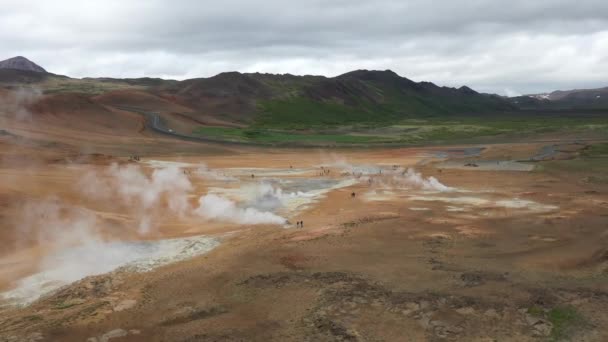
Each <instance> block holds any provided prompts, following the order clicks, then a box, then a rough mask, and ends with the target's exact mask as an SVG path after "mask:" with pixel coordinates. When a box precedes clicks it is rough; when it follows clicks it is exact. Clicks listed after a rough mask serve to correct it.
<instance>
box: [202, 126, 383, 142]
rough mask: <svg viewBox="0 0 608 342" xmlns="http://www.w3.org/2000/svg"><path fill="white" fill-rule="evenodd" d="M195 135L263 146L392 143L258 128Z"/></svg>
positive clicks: (211, 130)
mask: <svg viewBox="0 0 608 342" xmlns="http://www.w3.org/2000/svg"><path fill="white" fill-rule="evenodd" d="M194 133H195V134H197V135H200V136H204V137H209V138H215V139H219V140H229V141H240V142H252V143H262V144H282V143H286V144H288V143H337V144H368V143H381V142H391V141H392V139H391V138H386V137H382V136H374V135H356V134H338V133H337V134H331V133H319V132H301V133H295V132H288V131H282V130H268V129H256V128H231V127H200V128H198V129H197V130H195V131H194Z"/></svg>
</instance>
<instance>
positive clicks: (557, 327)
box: [547, 306, 584, 341]
mask: <svg viewBox="0 0 608 342" xmlns="http://www.w3.org/2000/svg"><path fill="white" fill-rule="evenodd" d="M547 319H548V320H549V322H551V324H553V329H552V330H551V338H552V340H555V341H557V340H562V339H564V338H566V337H568V335H569V333H570V332H571V329H573V328H575V327H576V326H579V325H581V324H583V323H584V319H583V317H582V316H581V315H580V314H579V313H578V312H577V311H576V309H575V308H573V307H571V306H563V307H556V308H553V309H551V310H549V312H547Z"/></svg>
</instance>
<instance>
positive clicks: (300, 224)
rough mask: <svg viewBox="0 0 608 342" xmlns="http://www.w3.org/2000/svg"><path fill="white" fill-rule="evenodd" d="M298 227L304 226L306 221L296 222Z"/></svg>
mask: <svg viewBox="0 0 608 342" xmlns="http://www.w3.org/2000/svg"><path fill="white" fill-rule="evenodd" d="M296 227H299V228H304V221H298V222H296Z"/></svg>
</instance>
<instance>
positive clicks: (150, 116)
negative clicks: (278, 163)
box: [113, 106, 268, 146]
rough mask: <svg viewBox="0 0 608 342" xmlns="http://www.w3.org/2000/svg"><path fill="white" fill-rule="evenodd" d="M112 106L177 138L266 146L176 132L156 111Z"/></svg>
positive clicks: (150, 127)
mask: <svg viewBox="0 0 608 342" xmlns="http://www.w3.org/2000/svg"><path fill="white" fill-rule="evenodd" d="M113 107H114V108H117V109H120V110H125V111H128V112H133V113H138V114H140V115H143V117H144V118H145V123H146V127H147V128H149V129H151V130H152V131H154V132H157V133H160V134H163V135H168V136H171V137H174V138H178V139H184V140H189V141H198V142H206V143H216V144H232V145H247V146H252V145H253V146H268V145H263V144H256V143H250V142H240V141H228V140H219V139H211V138H205V137H198V136H192V135H186V134H182V133H177V132H175V131H174V130H172V129H170V128H167V126H165V124H164V123H163V122H162V120H161V118H160V114H159V113H158V112H149V111H145V110H142V109H139V108H135V107H127V106H113Z"/></svg>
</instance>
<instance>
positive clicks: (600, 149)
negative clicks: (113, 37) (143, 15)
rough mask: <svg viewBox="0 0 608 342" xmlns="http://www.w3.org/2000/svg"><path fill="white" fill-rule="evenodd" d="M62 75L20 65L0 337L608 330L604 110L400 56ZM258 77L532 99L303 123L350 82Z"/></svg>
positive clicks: (9, 101) (3, 95)
mask: <svg viewBox="0 0 608 342" xmlns="http://www.w3.org/2000/svg"><path fill="white" fill-rule="evenodd" d="M11 72H12V71H11ZM45 75H46V74H45ZM49 75H50V74H49ZM0 76H2V73H1V72H0ZM22 76H23V77H26V76H27V77H30V76H31V75H30V74H28V73H25V74H23V75H22ZM46 77H48V78H49V79H50V80H49V79H47V80H46V81H40V82H41V83H40V84H37V85H36V86H15V85H11V86H6V87H0V342H4V341H6V342H16V341H67V342H72V341H87V342H108V341H111V342H120V341H142V342H143V341H183V342H186V341H191V342H192V341H315V342H316V341H608V329H607V328H606V327H607V326H608V310H607V308H608V177H607V174H608V173H607V170H608V139H607V137H608V120H607V119H606V116H605V114H602V113H603V112H601V111H589V112H580V113H579V112H557V113H555V112H551V111H545V112H535V111H532V112H524V111H518V110H515V109H512V107H511V105H510V104H509V103H507V102H506V101H507V100H504V99H502V98H499V97H490V98H488V97H486V95H482V94H479V93H476V92H474V91H472V90H470V89H468V90H467V89H464V90H463V89H453V88H445V87H444V88H439V87H437V89H435V88H433V89H434V90H433V91H427V90H425V89H427V88H428V87H431V86H430V85H429V84H425V83H420V84H419V83H412V82H411V81H409V80H406V79H405V78H402V77H400V76H398V75H397V74H395V73H393V72H390V71H383V72H376V71H365V70H363V71H355V72H353V73H350V74H348V75H346V76H340V77H338V78H323V77H318V78H313V79H308V78H304V79H303V80H300V81H297V80H296V81H297V82H301V83H297V82H296V81H294V79H297V77H296V76H293V77H291V76H289V77H288V76H284V75H268V74H264V75H262V74H247V75H246V74H238V73H231V74H228V75H218V76H216V77H212V78H209V79H199V80H195V81H192V82H201V84H202V85H201V84H199V88H196V87H195V86H193V85H192V84H191V83H192V82H190V81H183V82H177V81H162V80H161V81H162V82H167V85H165V86H162V85H161V86H149V88H145V87H147V86H144V85H138V84H137V82H144V84H148V82H152V81H150V80H149V79H143V80H141V79H140V80H131V81H116V80H115V81H112V80H106V79H100V80H97V81H95V80H85V79H82V80H76V79H69V78H66V77H63V78H57V77H56V75H54V76H46ZM53 77H56V78H53ZM201 80H202V81H201ZM260 80H261V81H260ZM269 80H270V81H269ZM258 81H259V82H262V81H264V82H270V83H272V82H283V83H280V84H281V87H278V86H277V87H276V89H287V88H283V85H284V82H288V81H289V82H292V81H293V82H296V83H294V84H293V87H296V86H302V84H304V85H306V86H310V87H313V86H318V89H317V88H314V89H313V90H315V91H319V92H321V91H327V89H330V90H332V89H334V88H332V87H333V86H335V87H336V88H335V89H338V90H340V89H342V90H344V89H347V90H348V89H367V90H370V89H371V88H365V87H367V86H368V85H369V84H370V82H380V83H378V84H377V85H378V87H379V88H378V89H384V90H383V91H385V93H386V94H410V93H409V92H411V91H414V90H412V89H418V90H419V91H421V93H420V94H419V95H416V96H431V95H432V96H437V98H431V99H427V100H428V101H427V102H425V103H431V102H429V101H431V100H437V101H439V100H441V101H447V102H442V103H452V104H454V103H455V102H449V101H456V100H457V101H461V102H458V103H465V102H466V103H469V104H471V103H473V104H475V103H477V104H478V105H484V106H485V105H487V106H489V107H491V109H492V108H494V109H495V108H496V106H504V107H505V108H507V109H509V110H514V112H500V113H496V112H492V113H493V114H488V116H486V115H485V114H483V115H482V114H477V115H476V116H466V115H465V114H458V115H460V116H458V115H457V114H453V115H452V114H449V115H451V116H448V114H446V115H445V116H439V115H437V116H430V115H427V116H420V117H421V118H418V119H411V118H410V119H408V118H400V119H399V121H394V122H393V121H391V122H389V123H387V122H388V121H382V122H378V123H373V124H367V125H366V126H363V124H361V125H354V124H344V125H338V126H336V125H335V123H333V125H334V126H331V125H332V122H329V123H326V124H324V125H325V126H323V125H317V124H316V123H314V125H310V126H306V125H308V124H310V122H306V121H298V120H300V119H301V118H302V116H298V115H300V114H301V110H303V109H301V108H302V107H304V109H306V108H308V109H306V110H311V113H313V114H314V113H316V112H315V111H319V112H322V113H321V114H318V113H317V114H318V116H316V117H313V119H314V120H323V119H326V118H327V117H328V115H326V114H323V113H328V112H323V111H324V110H325V111H330V112H329V113H330V114H331V113H332V112H331V110H336V107H335V106H338V105H337V104H333V105H332V106H329V107H323V106H325V104H326V103H325V102H323V101H320V102H318V103H317V104H315V105H314V106H313V107H306V105H307V104H308V105H310V102H296V103H295V105H294V106H291V105H285V104H284V103H280V105H279V104H276V103H270V104H269V102H268V101H270V100H268V98H266V97H263V98H260V99H251V98H247V97H246V96H249V95H248V94H249V93H246V94H241V93H240V92H241V90H242V87H244V86H243V84H254V85H255V86H256V87H263V86H265V84H264V83H255V82H258ZM304 81H305V82H304ZM313 81H314V82H320V83H319V84H316V83H314V82H313ZM32 82H33V81H32ZM44 82H47V83H44ZM62 82H63V83H62ZM112 82H117V83H112ZM129 82H131V83H129ZM133 82H135V85H133ZM231 82H233V83H234V84H233V83H231ZM243 82H244V83H243ZM307 82H312V83H310V84H312V86H311V85H309V83H307ZM381 82H385V86H386V87H394V86H395V87H396V86H399V87H405V88H403V89H402V88H398V89H397V90H399V91H400V92H396V91H397V90H395V89H393V88H381V87H380V85H382V84H384V83H381ZM226 84H228V86H227V85H226ZM272 84H274V83H272ZM412 84H414V85H412ZM182 85H183V86H184V87H186V88H185V89H186V90H184V91H181V90H179V89H178V90H175V88H174V87H177V86H182ZM195 85H196V84H195ZM233 85H234V86H233ZM275 85H276V84H275ZM345 85H346V86H348V87H346V86H345ZM58 87H59V88H58ZM90 87H93V88H90ZM104 87H116V89H118V90H116V89H114V88H112V89H114V90H112V89H107V88H104ZM344 87H346V88H344ZM349 87H350V88H349ZM408 87H410V88H411V87H414V88H412V89H410V88H408ZM64 88H65V89H68V90H70V89H74V88H75V89H78V90H79V91H89V90H90V91H91V92H94V93H87V94H86V95H85V94H82V93H78V92H76V93H75V92H72V91H66V90H62V89H64ZM296 88H297V87H296ZM296 88H294V89H296ZM91 89H92V90H91ZM193 89H194V90H193ZM197 89H198V90H197ZM218 89H219V90H218ZM226 89H228V90H226ZM235 89H236V90H235ZM244 89H245V90H247V89H249V88H247V87H245V88H244ZM256 89H257V88H256ZM269 89H270V88H269ZM272 89H275V88H272ZM272 89H270V90H272ZM374 89H376V88H374ZM391 89H392V90H394V92H391V91H392V90H391ZM404 89H405V90H404ZM420 89H422V90H420ZM195 90H196V91H195ZM267 90H268V89H267ZM270 90H268V92H270ZM338 90H336V91H338ZM418 90H416V91H418ZM231 91H233V92H236V93H237V94H236V95H234V94H233V93H230V92H231ZM294 91H295V90H294ZM302 91H303V93H302V94H308V93H307V92H305V91H312V90H311V89H310V88H305V89H304V90H302ZM332 91H333V90H332ZM370 91H371V90H370ZM374 91H375V90H374ZM442 92H445V94H443V95H442ZM253 93H254V94H258V93H257V92H253ZM330 93H331V94H330V95H331V96H334V95H335V94H334V93H333V92H330ZM218 94H219V95H218ZM226 94H228V95H226ZM261 94H262V95H263V96H266V95H267V93H266V91H264V92H261ZM312 94H317V93H315V92H313V93H312ZM345 94H346V95H344V94H342V95H344V96H351V95H352V93H351V92H350V91H346V93H345ZM373 94H376V93H375V92H372V94H371V95H369V96H370V97H369V98H372V99H375V98H374V97H373V96H372V95H373ZM429 94H431V95H429ZM437 94H439V95H437ZM454 94H457V96H458V97H457V98H456V99H455V98H454V96H456V95H454ZM262 95H260V96H262ZM279 95H280V96H283V95H281V94H279ZM279 95H276V96H279ZM338 95H340V93H338ZM187 96H191V97H190V98H189V97H187ZM214 96H215V97H214ZM231 96H232V97H231ZM256 96H257V95H256ZM268 96H270V95H268ZM280 96H279V98H281V99H283V98H284V97H280ZM285 96H287V95H285ZM315 96H316V95H315ZM319 96H320V95H319ZM335 96H337V95H335ZM408 96H409V95H408ZM313 98H314V97H313ZM314 99H316V98H314ZM347 100H348V99H347ZM406 100H407V101H410V100H411V99H410V98H405V99H400V100H399V101H402V102H395V103H401V104H403V103H406V102H403V101H406ZM196 101H201V102H200V103H199V102H196ZM256 101H257V102H256ZM277 101H278V100H277ZM311 101H312V100H311ZM374 101H375V100H374ZM378 101H380V100H378ZM412 101H413V100H412ZM467 101H469V102H467ZM474 101H478V102H474ZM489 102H491V103H489ZM201 103H202V104H201ZM251 103H258V104H266V105H267V106H268V107H267V108H268V111H269V112H265V114H259V113H258V114H256V115H261V116H260V117H261V119H251V120H253V121H244V120H245V119H243V120H241V118H238V120H237V119H234V118H231V117H229V116H228V115H224V116H221V115H216V116H214V115H215V114H214V115H212V114H209V113H223V112H221V110H228V109H230V110H233V111H232V112H231V113H241V114H242V115H243V116H245V114H247V115H249V114H251V115H253V114H252V112H246V110H255V108H258V107H255V106H253V107H252V106H249V105H250V104H251ZM344 103H349V102H348V101H346V100H345V102H344ZM355 103H358V102H355ZM374 103H375V102H374ZM488 103H489V104H488ZM393 104H394V103H393ZM186 105H188V106H190V107H187V106H186ZM196 105H198V107H196ZM241 105H242V106H241ZM334 105H335V106H334ZM376 105H377V106H378V107H373V108H372V107H365V108H367V109H369V108H372V109H374V108H375V109H374V110H377V113H376V114H377V115H381V114H382V113H384V114H386V113H387V112H386V108H387V107H386V106H384V105H385V103H383V102H378V103H376ZM205 106H209V107H205ZM239 106H241V107H239ZM247 106H249V107H247ZM370 106H371V105H370ZM383 106H384V107H383ZM454 106H455V104H454ZM226 108H227V109H226ZM252 108H253V109H252ZM277 108H278V109H277ZM310 108H312V109H310ZM433 108H434V107H433ZM466 108H469V107H466ZM475 108H478V107H475ZM501 108H502V107H501ZM274 109H276V110H277V111H278V112H280V113H284V112H286V111H289V110H294V111H295V112H294V113H295V114H294V115H291V114H293V113H291V114H290V115H287V116H286V118H287V119H290V120H291V119H293V118H294V117H295V119H296V121H295V122H290V123H288V124H286V123H284V122H282V121H281V120H283V119H284V118H283V117H278V116H272V115H275V114H276V113H275V114H272V112H271V110H274ZM372 109H369V110H372ZM507 109H505V110H507ZM354 110H355V109H353V108H351V107H348V108H346V109H344V110H342V109H340V110H337V112H333V114H336V113H337V114H336V115H337V116H336V117H334V118H333V119H336V120H337V119H340V120H341V119H344V116H345V115H350V114H349V113H351V114H352V111H354ZM239 111H241V112H239ZM278 112H277V113H278ZM243 113H244V114H243ZM248 113H249V114H248ZM356 113H358V112H356ZM254 114H255V113H254ZM288 114H289V113H288ZM296 114H297V115H296ZM317 114H315V115H317ZM235 115H236V114H235ZM264 115H266V116H264ZM276 115H278V114H276ZM311 115H312V114H311ZM467 115H468V114H467ZM304 117H305V119H307V120H308V119H310V118H309V117H307V116H304ZM269 118H270V119H269ZM262 119H263V120H271V119H272V120H274V121H270V122H269V121H263V120H262ZM333 119H332V120H333ZM355 119H359V118H358V117H355ZM389 119H391V120H393V119H392V118H387V117H384V118H383V120H389ZM230 120H232V121H230ZM255 120H258V121H255ZM302 120H303V119H302ZM395 120H396V119H395ZM348 122H350V121H348ZM280 125H283V126H280ZM387 125H388V126H387ZM321 126H323V127H321ZM277 127H278V128H277ZM320 127H321V128H320ZM328 127H329V128H328Z"/></svg>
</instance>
